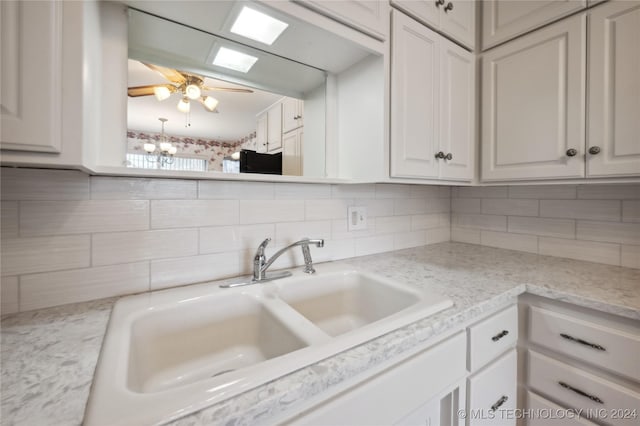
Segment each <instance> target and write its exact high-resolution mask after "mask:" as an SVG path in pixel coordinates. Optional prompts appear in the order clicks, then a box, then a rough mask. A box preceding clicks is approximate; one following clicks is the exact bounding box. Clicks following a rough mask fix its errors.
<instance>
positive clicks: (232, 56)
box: [213, 47, 258, 73]
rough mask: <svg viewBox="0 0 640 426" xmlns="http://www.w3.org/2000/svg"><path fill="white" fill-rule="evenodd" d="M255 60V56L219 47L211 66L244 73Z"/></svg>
mask: <svg viewBox="0 0 640 426" xmlns="http://www.w3.org/2000/svg"><path fill="white" fill-rule="evenodd" d="M257 60H258V58H256V57H255V56H251V55H247V54H246V53H242V52H238V51H237V50H233V49H228V48H226V47H221V48H220V49H219V50H218V53H217V54H216V57H215V58H214V59H213V65H217V66H219V67H224V68H229V69H232V70H235V71H240V72H244V73H246V72H248V71H249V70H250V69H251V67H252V66H253V64H255V63H256V61H257Z"/></svg>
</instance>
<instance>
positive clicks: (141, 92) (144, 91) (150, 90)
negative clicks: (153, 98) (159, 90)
mask: <svg viewBox="0 0 640 426" xmlns="http://www.w3.org/2000/svg"><path fill="white" fill-rule="evenodd" d="M156 87H166V88H167V89H169V92H171V93H173V92H175V91H176V87H175V86H174V85H173V84H148V85H146V86H135V87H129V88H128V89H127V94H128V95H129V96H130V97H132V98H135V97H138V96H149V95H155V92H154V89H155V88H156Z"/></svg>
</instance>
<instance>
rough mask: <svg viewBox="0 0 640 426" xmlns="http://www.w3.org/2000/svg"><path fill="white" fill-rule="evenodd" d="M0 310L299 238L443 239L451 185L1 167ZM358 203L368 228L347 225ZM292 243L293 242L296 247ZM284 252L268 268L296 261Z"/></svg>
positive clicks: (145, 284) (40, 304)
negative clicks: (273, 180)
mask: <svg viewBox="0 0 640 426" xmlns="http://www.w3.org/2000/svg"><path fill="white" fill-rule="evenodd" d="M1 185H2V257H1V262H2V282H1V288H2V294H1V297H2V313H3V314H7V313H11V312H16V311H24V310H31V309H39V308H44V307H48V306H55V305H60V304H65V303H72V302H80V301H85V300H91V299H99V298H104V297H110V296H117V295H123V294H131V293H138V292H143V291H148V290H156V289H161V288H167V287H172V286H178V285H184V284H190V283H195V282H201V281H207V280H215V279H221V278H225V277H231V276H236V275H243V274H248V273H250V271H251V267H252V259H253V254H254V252H255V249H256V248H257V246H258V245H259V243H260V242H261V241H262V240H263V239H264V238H267V237H271V238H272V240H273V241H272V242H271V244H270V245H269V247H268V249H267V254H271V253H273V252H274V251H275V250H277V249H279V248H281V247H283V246H285V245H287V244H289V243H291V242H293V241H296V240H298V239H300V238H302V237H317V238H324V239H325V240H326V244H325V247H324V248H315V247H313V248H312V249H311V251H312V255H313V258H314V260H315V261H317V262H322V261H331V260H338V259H344V258H349V257H354V256H360V255H365V254H371V253H381V252H386V251H391V250H396V249H401V248H409V247H415V246H420V245H425V244H432V243H436V242H441V241H449V239H450V235H449V232H450V222H449V217H450V188H449V187H446V186H443V187H435V186H434V187H421V186H415V185H391V184H379V185H376V184H357V185H328V184H295V183H282V184H276V183H263V182H235V181H197V180H183V179H146V178H131V177H103V176H88V175H87V174H84V173H82V172H78V171H68V170H39V169H13V168H2V175H1ZM349 206H366V207H367V214H368V229H367V230H363V231H356V232H349V231H348V230H347V207H349ZM298 251H299V250H298ZM298 251H293V252H291V253H287V255H285V256H282V257H281V258H280V259H278V261H277V262H276V263H275V264H274V268H286V267H291V266H295V265H300V264H302V263H303V259H302V256H301V253H298Z"/></svg>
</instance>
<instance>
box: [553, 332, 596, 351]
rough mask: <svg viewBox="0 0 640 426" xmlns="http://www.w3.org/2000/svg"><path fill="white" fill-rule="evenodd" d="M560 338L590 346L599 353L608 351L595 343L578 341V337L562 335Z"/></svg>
mask: <svg viewBox="0 0 640 426" xmlns="http://www.w3.org/2000/svg"><path fill="white" fill-rule="evenodd" d="M560 336H562V337H563V338H565V339H567V340H571V341H572V342H576V343H580V344H581V345H585V346H589V347H590V348H593V349H597V350H599V351H606V349H605V348H604V346H600V345H597V344H595V343H591V342H587V341H586V340H582V339H578V338H577V337H573V336H569V335H568V334H564V333H560Z"/></svg>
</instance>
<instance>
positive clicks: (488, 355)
mask: <svg viewBox="0 0 640 426" xmlns="http://www.w3.org/2000/svg"><path fill="white" fill-rule="evenodd" d="M517 340H518V307H517V306H511V307H509V308H507V309H505V310H504V311H501V312H498V313H497V314H495V315H492V316H490V317H489V318H487V319H485V320H483V321H481V322H479V323H477V324H475V325H472V326H471V327H469V347H470V354H469V371H471V372H473V371H475V370H477V369H478V368H480V367H482V366H483V365H485V364H486V363H488V362H489V361H491V360H492V359H494V358H495V357H496V356H498V355H500V354H501V353H502V352H504V351H506V350H507V349H509V348H510V347H512V346H515V344H516V341H517Z"/></svg>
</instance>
